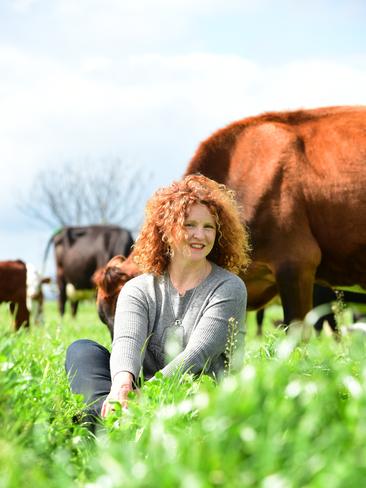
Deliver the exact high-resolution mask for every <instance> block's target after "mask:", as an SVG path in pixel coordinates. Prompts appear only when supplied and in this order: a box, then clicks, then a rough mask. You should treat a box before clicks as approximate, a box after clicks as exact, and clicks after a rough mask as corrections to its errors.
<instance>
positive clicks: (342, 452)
mask: <svg viewBox="0 0 366 488" xmlns="http://www.w3.org/2000/svg"><path fill="white" fill-rule="evenodd" d="M45 305H46V306H45V318H46V320H45V324H44V325H42V326H31V328H30V329H29V330H20V331H19V332H18V333H16V334H15V333H14V332H12V331H11V330H10V317H9V314H8V311H7V307H6V305H4V304H3V305H2V306H1V307H0V334H1V339H0V487H14V488H15V487H19V486H29V487H33V486H34V487H43V486H47V488H51V487H62V488H66V487H87V488H94V487H95V488H96V487H106V488H117V487H126V486H128V487H129V486H131V487H156V486H159V487H167V488H168V487H169V488H171V487H175V486H177V487H178V486H179V487H186V488H201V487H230V488H231V487H261V488H269V487H271V488H290V487H319V488H320V487H324V486H332V488H337V487H347V486H362V485H363V484H364V480H365V479H366V442H365V439H366V415H365V412H366V357H365V356H366V354H365V353H366V347H365V344H366V342H365V338H364V337H363V336H362V335H359V334H357V333H355V334H353V335H347V336H345V337H343V338H342V340H341V341H340V342H336V341H334V340H333V339H332V338H330V337H327V336H326V335H323V336H322V337H320V338H317V337H315V336H312V337H311V338H310V340H309V342H308V343H300V342H299V341H298V336H297V335H296V333H294V334H290V335H287V336H286V335H285V333H284V332H283V331H281V330H277V329H274V328H272V327H270V326H269V325H268V321H269V317H268V316H267V317H266V323H265V327H264V330H265V334H264V336H263V338H261V339H258V338H256V336H255V328H254V322H253V318H254V316H253V314H249V318H248V334H247V341H246V355H245V360H244V364H242V365H240V367H239V368H238V370H237V371H235V372H233V373H232V374H231V375H227V376H226V378H225V379H224V381H223V382H221V383H220V384H218V385H217V384H215V383H214V381H213V380H211V379H210V378H208V377H205V376H203V377H201V378H200V379H198V380H194V379H193V378H192V377H191V376H190V375H186V376H184V377H183V378H178V377H177V378H171V379H164V378H162V377H157V378H156V381H154V382H151V383H146V384H145V385H143V387H142V389H141V391H140V394H138V395H135V396H134V397H133V398H131V401H130V408H129V410H128V411H127V412H118V413H117V414H116V415H115V416H113V417H110V418H108V419H107V420H106V421H105V422H104V425H103V426H102V427H101V428H100V429H99V430H98V432H97V435H96V437H95V438H94V437H93V435H92V434H91V433H90V432H89V431H88V430H87V429H86V428H84V427H82V426H80V425H79V424H77V423H74V422H73V417H74V416H77V415H78V414H80V412H81V409H82V402H81V399H80V398H78V397H75V396H73V395H71V393H70V392H69V389H68V383H67V379H66V376H65V373H64V366H63V364H64V358H65V351H66V348H67V346H68V345H69V344H70V343H71V342H72V341H73V340H75V339H77V338H83V337H88V338H91V339H95V340H97V341H100V342H101V343H103V344H104V345H105V346H107V347H108V345H109V342H110V338H109V333H108V330H107V327H106V326H104V325H102V324H101V323H100V321H99V319H98V318H97V315H96V312H95V306H94V304H92V303H89V304H86V303H83V304H81V306H80V311H79V314H78V317H77V318H76V319H72V318H71V317H70V315H69V314H66V315H65V316H64V318H63V319H62V320H61V319H60V317H59V315H58V313H57V311H56V304H55V303H54V302H47V303H46V304H45ZM275 313H276V311H275Z"/></svg>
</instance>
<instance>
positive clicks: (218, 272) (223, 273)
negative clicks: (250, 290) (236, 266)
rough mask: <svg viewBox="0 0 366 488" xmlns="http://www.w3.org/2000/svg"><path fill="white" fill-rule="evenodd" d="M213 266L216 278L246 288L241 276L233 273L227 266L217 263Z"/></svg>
mask: <svg viewBox="0 0 366 488" xmlns="http://www.w3.org/2000/svg"><path fill="white" fill-rule="evenodd" d="M212 268H213V269H212V275H213V278H214V279H217V280H219V281H222V282H223V283H228V284H230V285H232V286H236V287H239V288H243V289H244V290H245V284H244V281H243V280H242V279H241V278H239V276H238V275H236V274H234V273H232V272H231V271H228V270H227V269H225V268H222V267H221V266H219V265H217V264H215V263H212Z"/></svg>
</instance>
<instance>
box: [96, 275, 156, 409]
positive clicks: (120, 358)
mask: <svg viewBox="0 0 366 488" xmlns="http://www.w3.org/2000/svg"><path fill="white" fill-rule="evenodd" d="M147 330H148V311H147V302H146V297H145V296H144V293H143V291H142V290H141V289H140V288H139V287H137V286H134V285H133V284H130V283H127V284H126V285H125V286H124V288H123V289H122V290H121V293H120V295H119V297H118V300H117V306H116V313H115V318H114V340H113V344H112V352H111V358H110V369H111V379H112V386H111V391H110V393H109V395H108V397H107V399H106V400H105V402H104V404H103V408H102V417H105V416H106V415H107V414H108V413H109V412H110V411H113V410H114V408H113V404H111V403H109V401H118V402H119V403H120V404H121V405H122V407H123V408H126V407H127V396H128V393H129V392H130V391H131V390H132V389H133V385H134V383H135V380H136V379H137V378H138V376H139V373H140V369H141V364H142V360H143V352H142V351H143V346H144V344H145V342H146V338H147Z"/></svg>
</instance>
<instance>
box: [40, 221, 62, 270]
mask: <svg viewBox="0 0 366 488" xmlns="http://www.w3.org/2000/svg"><path fill="white" fill-rule="evenodd" d="M61 231H62V228H60V229H58V230H56V231H55V232H54V233H53V234H52V236H51V237H50V238H49V239H48V242H47V245H46V249H45V251H44V255H43V261H42V274H41V276H45V274H46V265H47V258H48V253H49V251H50V247H51V244H52V243H53V240H54V238H55V237H56V236H57V235H58V234H60V232H61Z"/></svg>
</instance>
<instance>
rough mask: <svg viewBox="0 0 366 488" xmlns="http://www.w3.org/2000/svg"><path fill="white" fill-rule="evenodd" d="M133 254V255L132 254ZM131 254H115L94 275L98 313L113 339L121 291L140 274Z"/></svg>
mask: <svg viewBox="0 0 366 488" xmlns="http://www.w3.org/2000/svg"><path fill="white" fill-rule="evenodd" d="M131 256H132V255H131ZM131 256H129V257H128V258H127V259H126V258H125V257H124V256H120V255H118V256H114V257H113V258H112V259H111V260H110V261H108V263H107V264H106V266H105V267H104V268H100V269H98V270H97V271H96V272H95V273H94V275H93V278H92V279H93V282H94V283H95V284H96V286H97V309H98V315H99V318H100V320H101V321H102V322H104V323H105V324H106V325H107V326H108V329H109V332H110V334H111V337H112V339H113V324H114V314H115V311H116V304H117V298H118V295H119V292H120V291H121V289H122V288H123V286H124V285H125V283H127V281H129V280H130V279H131V278H134V277H135V276H137V275H139V274H140V271H139V269H138V267H137V266H136V264H135V263H134V262H133V260H132V258H131Z"/></svg>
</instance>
